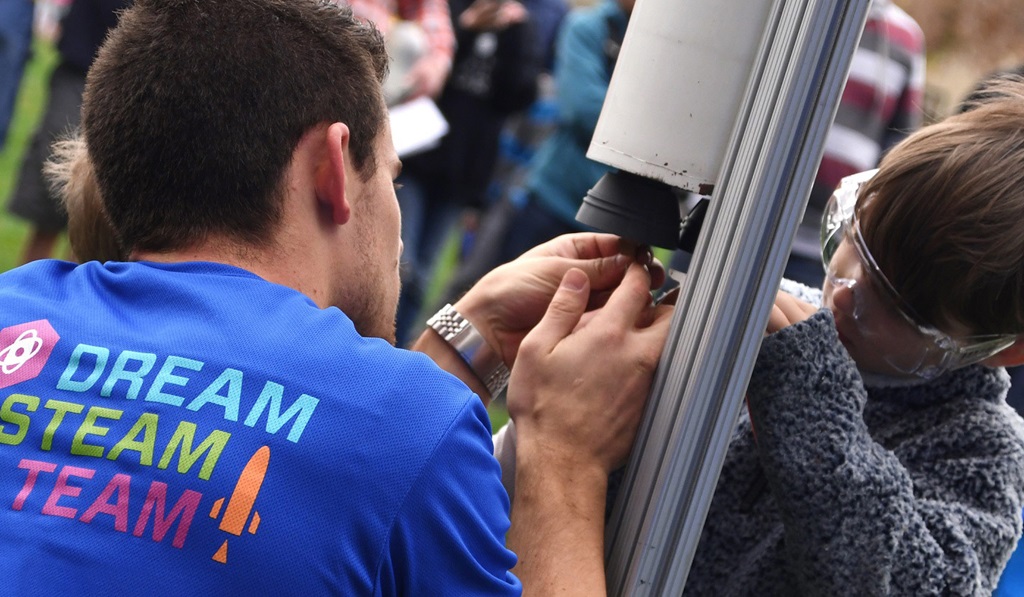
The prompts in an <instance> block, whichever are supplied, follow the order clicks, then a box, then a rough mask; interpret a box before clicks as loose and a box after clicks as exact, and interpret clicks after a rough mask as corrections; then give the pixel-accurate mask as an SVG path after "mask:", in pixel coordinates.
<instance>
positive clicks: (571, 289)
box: [531, 267, 590, 348]
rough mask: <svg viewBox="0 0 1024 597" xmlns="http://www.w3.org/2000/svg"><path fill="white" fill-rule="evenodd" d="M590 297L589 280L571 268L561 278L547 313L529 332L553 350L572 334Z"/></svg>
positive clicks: (580, 271)
mask: <svg viewBox="0 0 1024 597" xmlns="http://www.w3.org/2000/svg"><path fill="white" fill-rule="evenodd" d="M589 297H590V279H589V278H587V274H585V273H583V270H580V269H577V268H575V267H574V268H571V269H569V271H567V272H565V275H564V276H562V283H561V284H560V285H559V286H558V290H556V291H555V296H554V297H552V298H551V303H550V304H549V305H548V310H547V313H545V314H544V318H543V319H541V320H540V323H538V324H537V327H535V328H534V329H533V332H531V335H532V336H535V337H536V339H537V340H540V341H541V342H542V343H543V344H544V345H545V346H548V347H549V348H553V347H554V346H555V345H556V344H558V342H560V341H561V340H562V339H563V338H565V337H566V336H568V335H569V334H571V333H572V330H573V329H574V328H575V327H576V324H578V323H579V322H580V318H581V317H582V316H583V313H584V312H585V311H586V310H587V301H588V299H589Z"/></svg>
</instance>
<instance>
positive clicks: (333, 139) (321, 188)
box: [316, 122, 352, 226]
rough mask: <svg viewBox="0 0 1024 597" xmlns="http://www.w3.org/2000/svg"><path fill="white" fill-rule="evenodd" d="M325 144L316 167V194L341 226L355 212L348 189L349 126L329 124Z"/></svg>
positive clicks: (335, 221) (332, 217)
mask: <svg viewBox="0 0 1024 597" xmlns="http://www.w3.org/2000/svg"><path fill="white" fill-rule="evenodd" d="M324 143H325V147H324V150H323V152H322V153H321V156H320V161H319V163H318V164H317V168H316V197H317V200H318V201H319V202H320V203H321V204H322V205H323V207H324V209H326V211H327V213H329V214H330V216H331V219H332V220H333V221H334V223H335V224H337V225H338V226H341V225H343V224H345V223H346V222H348V220H349V217H351V215H352V206H351V204H350V203H349V197H348V195H347V194H346V191H345V183H346V177H347V175H348V173H347V172H346V171H345V155H346V154H347V153H348V143H349V131H348V127H347V126H346V125H345V124H343V123H340V122H335V123H333V124H331V125H330V126H329V127H327V133H326V135H325V140H324Z"/></svg>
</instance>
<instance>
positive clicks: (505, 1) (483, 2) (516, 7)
mask: <svg viewBox="0 0 1024 597" xmlns="http://www.w3.org/2000/svg"><path fill="white" fill-rule="evenodd" d="M528 16H529V13H527V11H526V8H525V7H524V6H523V5H522V4H520V3H518V2H516V1H515V0H475V1H474V2H473V3H472V4H470V5H469V6H468V7H467V8H466V10H464V11H462V14H460V15H459V27H461V28H462V29H466V30H467V31H501V30H503V29H506V28H508V27H510V26H512V25H515V24H516V23H521V22H523V21H525V20H526V18H527V17H528Z"/></svg>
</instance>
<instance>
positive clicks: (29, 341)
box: [0, 330, 43, 374]
mask: <svg viewBox="0 0 1024 597" xmlns="http://www.w3.org/2000/svg"><path fill="white" fill-rule="evenodd" d="M42 347H43V339H42V338H40V337H39V334H38V333H37V332H36V331H35V330H25V331H24V332H22V333H21V335H20V336H18V339H17V340H15V341H14V342H11V345H10V346H8V347H7V348H5V349H3V350H0V371H3V372H4V373H6V374H11V373H14V372H15V371H17V370H18V369H21V366H22V365H24V364H25V363H27V362H29V361H30V360H32V357H34V356H36V355H37V354H39V350H40V349H41V348H42Z"/></svg>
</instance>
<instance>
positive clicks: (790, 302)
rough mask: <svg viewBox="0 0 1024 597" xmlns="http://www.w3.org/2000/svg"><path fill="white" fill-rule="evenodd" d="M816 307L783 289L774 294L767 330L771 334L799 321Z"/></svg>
mask: <svg viewBox="0 0 1024 597" xmlns="http://www.w3.org/2000/svg"><path fill="white" fill-rule="evenodd" d="M817 311H818V308H817V307H815V306H814V305H812V304H810V303H805V302H804V301H802V300H800V299H798V298H796V297H795V296H793V295H791V294H788V293H786V292H783V291H781V290H780V291H779V293H778V294H777V295H775V306H773V307H772V312H771V315H769V316H768V331H767V332H766V333H768V334H772V333H775V332H777V331H779V330H781V329H782V328H784V327H788V326H791V325H793V324H794V323H799V322H801V321H803V320H805V319H807V318H808V317H810V316H811V315H814V313H815V312H817Z"/></svg>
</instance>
